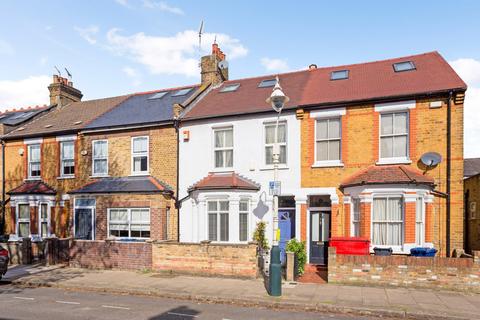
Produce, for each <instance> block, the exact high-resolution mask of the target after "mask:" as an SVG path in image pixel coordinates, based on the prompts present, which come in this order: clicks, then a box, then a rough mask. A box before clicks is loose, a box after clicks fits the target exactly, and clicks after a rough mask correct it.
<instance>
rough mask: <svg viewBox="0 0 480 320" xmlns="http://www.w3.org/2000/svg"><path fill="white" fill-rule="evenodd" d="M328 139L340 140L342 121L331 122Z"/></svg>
mask: <svg viewBox="0 0 480 320" xmlns="http://www.w3.org/2000/svg"><path fill="white" fill-rule="evenodd" d="M328 137H329V138H340V119H330V120H329V128H328Z"/></svg>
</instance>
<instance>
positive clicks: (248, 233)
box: [238, 199, 250, 242]
mask: <svg viewBox="0 0 480 320" xmlns="http://www.w3.org/2000/svg"><path fill="white" fill-rule="evenodd" d="M242 202H243V203H247V210H246V211H245V210H241V209H240V204H241V203H242ZM242 214H243V215H246V216H247V222H246V226H245V227H246V232H247V237H246V239H245V240H242V239H241V238H242V233H241V232H240V230H241V229H240V215H242ZM249 225H250V201H249V199H240V201H239V202H238V241H239V242H248V239H249V236H250V228H249Z"/></svg>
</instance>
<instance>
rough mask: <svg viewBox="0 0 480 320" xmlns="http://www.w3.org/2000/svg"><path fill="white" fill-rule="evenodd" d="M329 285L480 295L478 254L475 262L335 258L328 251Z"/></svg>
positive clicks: (391, 257)
mask: <svg viewBox="0 0 480 320" xmlns="http://www.w3.org/2000/svg"><path fill="white" fill-rule="evenodd" d="M328 251H329V252H328V282H329V283H339V284H349V285H369V286H371V285H379V286H394V287H419V288H433V289H435V288H442V289H449V290H464V291H469V292H480V252H476V253H477V256H476V257H475V258H474V259H470V258H445V257H435V258H427V257H421V258H420V257H418V258H417V257H410V256H387V257H381V256H373V255H370V256H352V255H337V254H336V248H334V247H330V248H329V250H328Z"/></svg>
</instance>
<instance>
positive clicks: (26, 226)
mask: <svg viewBox="0 0 480 320" xmlns="http://www.w3.org/2000/svg"><path fill="white" fill-rule="evenodd" d="M17 221H18V230H17V233H18V236H19V237H20V238H24V237H29V236H30V206H29V205H28V204H19V205H18V214H17Z"/></svg>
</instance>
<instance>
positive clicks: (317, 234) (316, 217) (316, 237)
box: [312, 212, 320, 241]
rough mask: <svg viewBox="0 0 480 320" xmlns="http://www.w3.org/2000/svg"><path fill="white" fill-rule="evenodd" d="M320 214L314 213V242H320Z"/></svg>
mask: <svg viewBox="0 0 480 320" xmlns="http://www.w3.org/2000/svg"><path fill="white" fill-rule="evenodd" d="M319 223H320V213H318V212H315V213H312V241H320V225H319Z"/></svg>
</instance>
